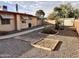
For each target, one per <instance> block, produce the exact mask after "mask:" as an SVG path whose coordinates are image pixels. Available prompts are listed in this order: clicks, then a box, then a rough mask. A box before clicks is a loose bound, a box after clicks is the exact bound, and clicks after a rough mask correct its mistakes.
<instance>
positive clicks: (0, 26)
mask: <svg viewBox="0 0 79 59" xmlns="http://www.w3.org/2000/svg"><path fill="white" fill-rule="evenodd" d="M0 15H6V14H1V13H0ZM8 15H10V16H11V17H12V18H11V19H10V24H1V19H0V31H13V30H15V26H14V15H12V14H8Z"/></svg>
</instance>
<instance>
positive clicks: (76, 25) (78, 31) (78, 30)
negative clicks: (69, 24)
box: [74, 19, 79, 34]
mask: <svg viewBox="0 0 79 59" xmlns="http://www.w3.org/2000/svg"><path fill="white" fill-rule="evenodd" d="M74 26H75V29H76V31H77V33H78V34H79V19H76V20H75V22H74Z"/></svg>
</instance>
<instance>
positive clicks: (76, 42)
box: [0, 27, 79, 58]
mask: <svg viewBox="0 0 79 59" xmlns="http://www.w3.org/2000/svg"><path fill="white" fill-rule="evenodd" d="M39 32H40V30H38V31H34V32H32V33H29V34H24V35H20V36H16V37H13V38H9V39H2V40H0V57H21V58H25V57H27V58H31V57H34V58H48V57H49V58H51V57H52V58H59V57H60V58H65V57H73V58H74V57H79V39H78V35H77V32H76V31H74V30H73V28H72V27H65V28H64V30H59V33H58V34H56V35H53V36H51V35H44V34H41V33H39ZM45 37H49V38H52V39H57V40H60V41H61V42H60V43H59V44H58V45H57V47H56V48H55V50H54V51H51V52H50V51H46V50H43V49H38V48H35V47H33V46H32V45H31V43H33V42H35V41H37V40H39V39H41V38H45Z"/></svg>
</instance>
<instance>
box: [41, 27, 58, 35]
mask: <svg viewBox="0 0 79 59" xmlns="http://www.w3.org/2000/svg"><path fill="white" fill-rule="evenodd" d="M42 33H45V34H55V33H57V31H55V30H53V29H52V28H44V29H43V30H42Z"/></svg>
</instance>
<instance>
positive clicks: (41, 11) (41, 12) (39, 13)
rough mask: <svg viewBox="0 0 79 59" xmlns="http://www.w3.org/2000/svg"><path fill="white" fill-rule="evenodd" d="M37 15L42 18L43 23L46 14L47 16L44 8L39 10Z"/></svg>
mask: <svg viewBox="0 0 79 59" xmlns="http://www.w3.org/2000/svg"><path fill="white" fill-rule="evenodd" d="M36 16H37V17H38V18H40V19H41V20H42V24H43V20H44V16H45V13H44V11H43V10H37V11H36Z"/></svg>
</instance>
